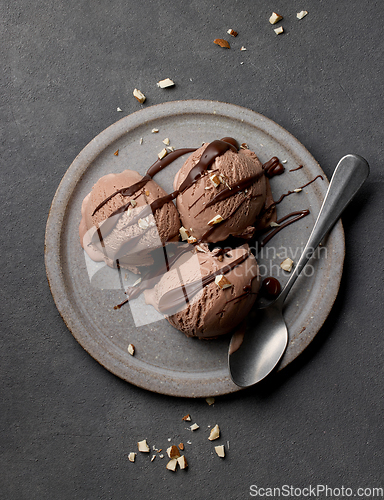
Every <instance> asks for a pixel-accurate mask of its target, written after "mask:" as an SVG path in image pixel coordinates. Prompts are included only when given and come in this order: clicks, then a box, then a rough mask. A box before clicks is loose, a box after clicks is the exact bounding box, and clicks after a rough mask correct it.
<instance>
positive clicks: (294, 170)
mask: <svg viewBox="0 0 384 500" xmlns="http://www.w3.org/2000/svg"><path fill="white" fill-rule="evenodd" d="M303 167H304V165H299V166H298V167H297V168H291V170H290V172H296V170H300V169H301V168H303Z"/></svg>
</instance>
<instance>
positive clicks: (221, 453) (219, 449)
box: [215, 444, 225, 458]
mask: <svg viewBox="0 0 384 500" xmlns="http://www.w3.org/2000/svg"><path fill="white" fill-rule="evenodd" d="M215 452H216V453H217V455H218V456H219V457H221V458H224V457H225V449H224V445H223V444H222V445H220V446H215Z"/></svg>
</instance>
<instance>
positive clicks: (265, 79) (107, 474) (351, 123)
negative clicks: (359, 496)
mask: <svg viewBox="0 0 384 500" xmlns="http://www.w3.org/2000/svg"><path fill="white" fill-rule="evenodd" d="M288 4H289V5H288ZM271 5H272V4H271V3H270V2H267V1H266V0H263V1H262V0H258V1H253V2H229V1H228V0H222V1H220V2H219V1H216V2H214V3H212V2H209V1H207V0H206V1H203V0H194V1H191V2H188V3H185V4H184V2H182V1H164V0H159V1H156V2H155V1H150V0H142V1H141V2H139V3H137V4H136V3H134V2H132V1H129V0H128V1H120V0H112V1H111V2H85V1H80V2H75V1H73V0H69V1H63V0H58V1H55V2H53V1H51V0H48V1H44V2H43V1H37V2H25V1H23V0H13V1H12V2H11V1H9V0H3V2H2V7H1V15H0V25H1V43H0V54H1V60H2V69H3V71H2V74H1V83H2V91H1V94H0V114H1V170H0V175H1V184H0V191H1V211H0V214H1V215H0V216H1V230H2V238H1V258H2V265H1V271H0V273H1V280H2V284H3V285H2V287H1V292H0V293H1V301H0V303H1V317H0V324H1V337H0V339H1V340H0V343H1V344H0V345H1V349H0V356H1V361H0V370H1V404H2V408H1V411H0V433H1V451H0V453H1V458H0V465H1V479H0V497H1V498H2V499H7V500H8V499H11V500H24V499H25V500H31V499H38V500H42V499H55V500H56V499H60V500H61V499H65V500H67V499H96V498H97V499H123V498H130V499H141V498H167V499H179V498H182V499H202V498H215V499H216V498H228V499H242V498H249V497H250V486H251V485H257V486H258V487H264V488H267V487H271V488H273V487H282V486H283V485H288V486H291V485H292V486H293V487H297V488H299V487H301V488H303V487H307V486H309V485H324V486H325V485H327V486H328V487H329V488H341V486H343V485H344V486H345V487H350V488H353V489H354V490H353V492H354V493H355V492H356V491H357V488H358V487H363V488H378V487H381V488H383V487H384V481H383V469H382V465H383V461H384V453H383V450H384V439H383V435H384V433H383V406H384V405H383V361H384V356H383V347H384V336H383V320H382V295H381V294H382V288H383V287H382V282H383V261H384V255H383V201H382V198H380V196H381V195H382V193H381V191H382V190H383V144H384V142H383V132H384V126H383V77H384V73H383V52H384V51H383V48H384V43H383V38H382V27H383V25H384V11H383V9H382V5H381V2H379V1H367V0H360V1H356V0H353V1H352V0H351V1H338V2H326V1H319V0H306V1H305V2H289V3H288V2H283V1H281V0H276V1H275V2H274V3H273V7H272V6H271ZM272 9H273V10H276V11H277V12H279V13H281V14H282V15H283V16H284V21H283V26H284V28H285V30H286V31H285V33H284V34H283V35H281V36H276V35H275V34H274V33H273V31H272V27H271V26H270V25H269V23H268V18H269V16H270V14H271V10H272ZM302 9H306V10H308V11H309V14H308V16H307V17H306V18H304V19H303V20H302V21H298V20H297V19H296V12H298V11H300V10H302ZM228 28H233V29H235V30H237V31H238V32H239V36H238V37H237V38H230V37H229V35H227V33H226V30H227V29H228ZM221 37H222V38H227V39H229V38H230V40H229V41H230V42H231V44H232V48H231V50H225V49H221V48H220V47H218V46H216V45H214V44H213V43H212V41H213V39H214V38H221ZM242 45H244V46H245V47H246V48H247V51H243V52H241V51H240V47H241V46H242ZM241 62H243V63H244V64H241ZM165 77H170V78H173V79H174V80H175V82H176V83H177V85H176V87H175V88H173V89H169V90H167V91H163V90H160V89H158V88H157V87H156V82H157V81H158V80H160V79H162V78H165ZM135 87H137V88H139V89H141V90H142V91H143V92H144V93H145V94H146V95H147V102H146V103H145V104H144V106H150V105H152V104H157V103H160V102H165V101H168V100H176V99H193V98H197V99H201V98H205V99H215V100H220V101H226V102H230V103H234V104H239V105H242V106H245V107H248V108H251V109H253V110H255V111H258V112H260V113H262V114H264V115H266V116H267V117H269V118H271V119H273V120H275V121H276V122H277V123H279V124H280V125H282V126H283V127H285V128H286V129H287V130H289V131H290V132H291V133H292V134H293V135H295V136H296V137H297V138H298V139H299V140H300V141H301V142H302V143H303V144H304V145H305V146H306V147H307V148H308V150H309V151H310V152H311V153H312V154H313V155H314V156H315V158H316V159H317V160H318V161H319V163H320V164H321V166H322V168H323V169H324V171H325V172H326V173H327V175H329V176H330V175H331V173H332V171H333V168H334V166H335V165H336V163H337V161H338V160H339V159H340V157H341V156H343V155H344V154H346V153H350V152H353V153H358V154H360V155H362V156H364V157H366V158H367V160H368V162H369V163H370V165H371V176H370V178H369V180H368V182H367V183H366V185H365V186H364V188H363V189H362V191H361V192H360V193H359V195H358V197H357V198H356V199H355V200H354V202H353V203H352V204H351V206H350V207H349V208H348V210H347V212H346V213H345V216H344V218H343V222H344V226H345V231H346V245H347V255H346V260H345V268H344V275H343V279H342V284H341V289H340V293H339V296H338V298H337V300H336V303H335V306H334V308H333V310H332V312H331V314H330V316H329V318H328V320H327V321H326V323H325V325H324V327H323V328H322V330H321V331H320V333H319V334H318V336H317V337H316V339H315V341H314V342H313V344H312V345H311V346H310V348H308V349H307V351H306V352H305V353H304V354H303V355H302V356H301V357H300V358H299V359H298V360H297V361H296V362H295V363H293V364H292V365H291V366H290V367H288V368H287V369H285V370H284V371H283V372H282V373H281V374H279V375H277V376H272V377H271V378H269V379H268V380H267V381H266V382H265V383H263V384H261V385H260V386H259V387H256V388H253V389H250V390H247V391H244V392H240V393H238V394H236V395H232V396H227V397H221V398H218V399H217V400H216V403H215V405H213V406H208V405H207V403H206V402H205V401H204V400H187V399H176V398H171V397H165V396H161V395H156V394H152V393H149V392H145V391H143V390H141V389H138V388H136V387H134V386H131V385H129V384H127V383H125V382H123V381H122V380H120V379H118V378H117V377H115V376H113V375H112V374H110V373H109V372H107V371H106V370H105V369H103V368H102V367H101V366H99V365H98V364H97V362H95V361H94V360H93V359H92V358H91V357H90V356H89V355H88V354H87V353H86V352H85V351H84V350H83V349H82V348H81V347H80V345H78V344H77V342H76V341H75V340H74V339H73V337H72V336H71V334H70V332H69V331H68V329H67V328H66V326H65V324H64V322H63V321H62V319H61V317H60V315H59V314H58V312H57V310H56V308H55V305H54V302H53V299H52V297H51V294H50V290H49V287H48V284H47V281H46V278H45V269H44V260H43V252H44V230H45V223H46V219H47V215H48V210H49V206H50V202H51V200H52V197H53V195H54V193H55V190H56V188H57V186H58V184H59V182H60V179H61V177H62V176H63V174H64V173H65V171H66V169H67V168H68V166H69V165H70V163H71V162H72V160H73V159H74V157H75V156H76V155H77V154H78V152H79V151H80V150H81V149H82V148H83V147H84V146H85V145H86V144H87V143H88V142H89V141H90V140H91V139H92V138H93V137H94V136H95V135H97V134H98V133H99V132H100V131H102V130H103V129H104V128H106V127H107V126H108V125H110V124H111V123H113V122H115V121H116V120H117V119H119V118H120V117H121V113H120V114H119V113H117V112H116V108H117V106H120V107H121V108H122V109H123V113H124V114H129V113H131V112H133V111H136V110H137V109H140V105H139V104H138V103H137V102H136V100H135V99H134V98H133V97H132V90H133V89H134V88H135ZM187 413H190V414H191V415H192V417H193V421H196V422H197V423H198V424H199V425H200V429H199V430H198V431H197V432H196V433H193V434H192V433H191V432H190V431H187V430H186V429H185V427H186V425H185V424H184V423H183V422H182V421H181V417H182V416H183V415H185V414H187ZM216 423H218V424H219V426H220V428H221V431H222V438H221V439H220V443H223V444H226V443H227V441H229V445H230V447H229V450H228V452H227V457H226V458H225V459H224V460H220V459H219V458H218V457H216V456H214V455H212V449H213V444H214V443H211V442H209V441H208V440H207V426H208V425H214V424H216ZM144 438H146V439H147V440H148V442H149V443H150V445H151V446H152V445H155V446H157V447H158V448H160V447H161V448H163V449H164V448H166V447H167V446H168V445H169V442H168V438H171V439H172V443H173V442H175V443H178V442H179V441H183V442H184V443H186V441H187V440H191V442H192V444H191V445H189V444H186V448H187V450H186V456H187V458H188V461H189V463H190V467H189V470H187V471H178V472H177V473H176V474H173V473H172V472H169V471H167V470H165V460H166V459H165V458H164V459H163V460H160V459H159V458H156V460H155V461H154V462H150V457H148V456H143V455H140V456H138V457H137V460H136V463H134V464H132V463H130V462H129V461H128V459H127V453H129V452H130V451H134V450H135V447H136V442H137V441H138V440H141V439H144ZM336 493H337V492H336ZM366 493H368V492H366ZM328 496H329V495H328ZM336 496H337V495H335V497H336ZM275 497H277V495H275ZM292 497H293V496H292ZM323 497H324V498H325V494H320V495H319V498H323ZM366 497H369V495H367V494H366Z"/></svg>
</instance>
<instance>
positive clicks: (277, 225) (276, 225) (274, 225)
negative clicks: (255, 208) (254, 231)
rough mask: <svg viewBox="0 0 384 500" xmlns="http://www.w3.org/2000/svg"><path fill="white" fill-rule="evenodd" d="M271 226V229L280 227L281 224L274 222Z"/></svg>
mask: <svg viewBox="0 0 384 500" xmlns="http://www.w3.org/2000/svg"><path fill="white" fill-rule="evenodd" d="M269 225H270V226H271V227H280V224H278V223H277V222H274V221H272V222H271V223H270V224H269Z"/></svg>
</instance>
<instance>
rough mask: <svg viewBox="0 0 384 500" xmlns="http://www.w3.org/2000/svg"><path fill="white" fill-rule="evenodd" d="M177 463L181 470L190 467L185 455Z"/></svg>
mask: <svg viewBox="0 0 384 500" xmlns="http://www.w3.org/2000/svg"><path fill="white" fill-rule="evenodd" d="M177 462H178V464H179V466H180V469H186V468H187V467H188V462H187V459H186V458H185V456H184V455H182V456H181V457H179V458H178V459H177Z"/></svg>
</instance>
